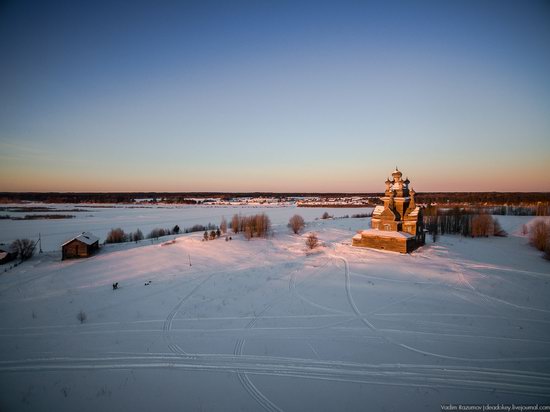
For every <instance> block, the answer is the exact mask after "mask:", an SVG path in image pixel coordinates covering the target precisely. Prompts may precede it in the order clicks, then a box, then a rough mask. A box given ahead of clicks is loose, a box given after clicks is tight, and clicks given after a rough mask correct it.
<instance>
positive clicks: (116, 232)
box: [105, 227, 128, 243]
mask: <svg viewBox="0 0 550 412" xmlns="http://www.w3.org/2000/svg"><path fill="white" fill-rule="evenodd" d="M127 239H128V237H127V235H126V233H124V230H122V229H121V228H119V227H117V228H116V229H111V231H110V232H109V233H108V234H107V238H106V239H105V243H122V242H126V240H127Z"/></svg>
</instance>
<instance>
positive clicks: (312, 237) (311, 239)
mask: <svg viewBox="0 0 550 412" xmlns="http://www.w3.org/2000/svg"><path fill="white" fill-rule="evenodd" d="M306 246H307V247H308V249H315V248H316V247H317V246H319V238H317V235H316V234H315V233H310V234H309V235H307V237H306Z"/></svg>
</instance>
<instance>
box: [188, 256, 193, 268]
mask: <svg viewBox="0 0 550 412" xmlns="http://www.w3.org/2000/svg"><path fill="white" fill-rule="evenodd" d="M187 257H189V266H193V265H192V264H191V255H187Z"/></svg>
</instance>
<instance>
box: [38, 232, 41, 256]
mask: <svg viewBox="0 0 550 412" xmlns="http://www.w3.org/2000/svg"><path fill="white" fill-rule="evenodd" d="M38 245H39V246H38V247H39V249H40V250H39V251H38V253H42V236H41V235H40V233H38Z"/></svg>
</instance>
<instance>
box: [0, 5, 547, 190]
mask: <svg viewBox="0 0 550 412" xmlns="http://www.w3.org/2000/svg"><path fill="white" fill-rule="evenodd" d="M0 62H1V63H0V191H309V192H317V191H336V192H352V191H354V192H355V191H357V192H370V191H382V190H383V189H384V183H383V182H384V180H385V178H386V177H387V176H388V175H389V174H390V173H391V171H392V170H393V168H394V167H395V165H398V166H399V168H400V169H401V170H403V172H404V174H406V175H408V176H409V178H410V179H411V181H412V186H413V187H414V188H415V189H416V190H417V191H421V192H422V191H550V176H549V175H550V2H548V1H546V2H537V1H523V2H522V1H514V2H506V1H495V2H492V1H455V2H451V1H438V2H412V1H406V2H366V1H350V2H343V1H335V2H322V1H315V2H300V1H288V2H286V1H260V0H258V1H250V2H239V1H223V2H208V1H197V2H177V1H169V2H168V1H166V2H163V1H151V2H140V1H129V2H113V1H105V2H101V1H67V2H48V1H36V2H27V1H11V2H10V1H7V2H6V1H4V2H2V3H0Z"/></svg>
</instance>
